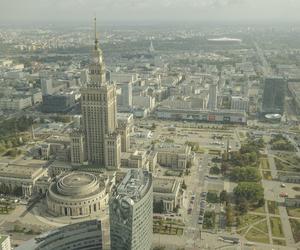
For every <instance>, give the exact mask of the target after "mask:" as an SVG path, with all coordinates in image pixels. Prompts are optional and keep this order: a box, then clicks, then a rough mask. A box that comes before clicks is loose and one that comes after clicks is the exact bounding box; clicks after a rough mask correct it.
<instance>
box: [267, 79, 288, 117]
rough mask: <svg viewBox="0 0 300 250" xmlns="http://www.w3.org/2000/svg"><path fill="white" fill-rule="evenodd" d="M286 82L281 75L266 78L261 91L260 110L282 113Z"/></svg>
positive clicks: (269, 112)
mask: <svg viewBox="0 0 300 250" xmlns="http://www.w3.org/2000/svg"><path fill="white" fill-rule="evenodd" d="M285 93H286V82H285V80H284V79H283V78H282V77H278V78H275V77H273V78H266V79H265V87H264V93H263V103H262V112H263V113H265V114H281V115H282V114H283V112H284V102H285Z"/></svg>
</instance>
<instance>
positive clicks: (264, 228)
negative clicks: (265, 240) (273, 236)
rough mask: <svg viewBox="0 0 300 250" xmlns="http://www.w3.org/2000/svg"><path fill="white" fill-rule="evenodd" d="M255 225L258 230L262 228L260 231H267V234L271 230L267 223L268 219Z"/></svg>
mask: <svg viewBox="0 0 300 250" xmlns="http://www.w3.org/2000/svg"><path fill="white" fill-rule="evenodd" d="M254 227H255V228H256V229H258V230H260V231H262V232H264V233H266V234H267V233H268V232H269V230H268V225H267V220H264V221H262V222H260V223H258V224H257V225H255V226H254Z"/></svg>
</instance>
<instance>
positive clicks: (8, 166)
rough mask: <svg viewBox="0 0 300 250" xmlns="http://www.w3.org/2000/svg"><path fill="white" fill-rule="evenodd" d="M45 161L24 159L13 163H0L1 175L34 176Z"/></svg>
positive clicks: (28, 177)
mask: <svg viewBox="0 0 300 250" xmlns="http://www.w3.org/2000/svg"><path fill="white" fill-rule="evenodd" d="M45 164H46V161H41V160H26V161H18V162H15V163H0V176H1V177H16V178H26V179H30V178H34V177H36V176H37V175H38V174H39V173H41V172H42V171H43V166H44V165H45Z"/></svg>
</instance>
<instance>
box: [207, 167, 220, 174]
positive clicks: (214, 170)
mask: <svg viewBox="0 0 300 250" xmlns="http://www.w3.org/2000/svg"><path fill="white" fill-rule="evenodd" d="M209 173H210V174H214V175H218V174H220V169H219V168H218V167H217V166H212V167H211V168H210V170H209Z"/></svg>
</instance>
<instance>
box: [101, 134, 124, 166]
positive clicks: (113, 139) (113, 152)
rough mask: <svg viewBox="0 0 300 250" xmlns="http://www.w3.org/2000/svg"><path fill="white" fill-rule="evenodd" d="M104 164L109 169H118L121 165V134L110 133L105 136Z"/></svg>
mask: <svg viewBox="0 0 300 250" xmlns="http://www.w3.org/2000/svg"><path fill="white" fill-rule="evenodd" d="M104 149H105V166H106V168H107V169H109V170H114V169H118V168H120V166H121V136H120V134H118V133H112V134H109V135H106V136H105V141H104Z"/></svg>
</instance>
